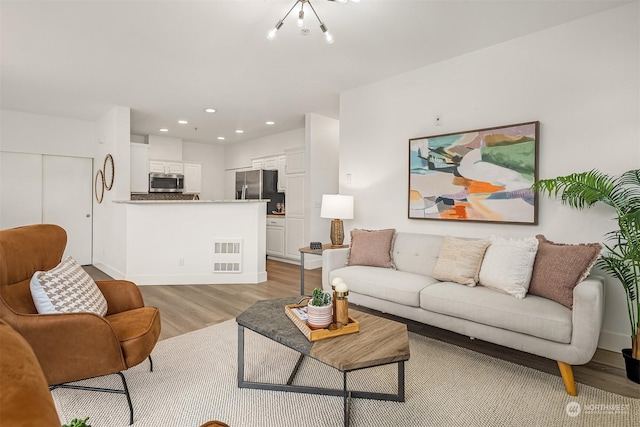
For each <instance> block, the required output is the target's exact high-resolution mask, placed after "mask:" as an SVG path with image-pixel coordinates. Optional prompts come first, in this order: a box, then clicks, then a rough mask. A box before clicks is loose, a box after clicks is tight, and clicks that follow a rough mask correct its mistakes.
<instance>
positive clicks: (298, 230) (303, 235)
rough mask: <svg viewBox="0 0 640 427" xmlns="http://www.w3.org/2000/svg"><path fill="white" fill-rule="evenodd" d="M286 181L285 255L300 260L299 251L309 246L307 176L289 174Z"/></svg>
mask: <svg viewBox="0 0 640 427" xmlns="http://www.w3.org/2000/svg"><path fill="white" fill-rule="evenodd" d="M286 181H287V210H286V212H287V214H286V221H285V229H286V233H285V241H286V244H285V250H286V253H285V255H286V257H287V258H293V259H296V260H299V259H300V252H299V249H300V248H302V247H305V246H308V245H309V243H308V241H307V240H308V234H307V229H306V226H305V204H306V197H307V195H306V184H305V181H306V175H305V174H304V173H298V174H287V175H286Z"/></svg>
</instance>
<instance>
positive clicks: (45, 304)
mask: <svg viewBox="0 0 640 427" xmlns="http://www.w3.org/2000/svg"><path fill="white" fill-rule="evenodd" d="M30 288H31V296H32V297H33V303H34V304H35V306H36V309H37V310H38V313H40V314H47V313H78V312H89V313H95V314H97V315H99V316H104V315H105V314H107V300H106V299H105V298H104V295H102V292H100V289H99V288H98V285H96V282H94V281H93V279H92V278H91V277H90V276H89V275H88V274H87V273H86V272H85V271H84V269H83V268H82V267H81V266H80V265H79V264H78V263H77V262H76V261H75V260H74V259H73V258H71V257H67V258H65V259H64V260H62V262H60V264H58V265H57V266H56V267H54V268H52V269H51V270H49V271H36V272H35V273H34V274H33V277H32V278H31V282H30Z"/></svg>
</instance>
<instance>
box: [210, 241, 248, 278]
mask: <svg viewBox="0 0 640 427" xmlns="http://www.w3.org/2000/svg"><path fill="white" fill-rule="evenodd" d="M213 272H214V273H241V272H242V240H240V239H226V240H215V241H214V242H213Z"/></svg>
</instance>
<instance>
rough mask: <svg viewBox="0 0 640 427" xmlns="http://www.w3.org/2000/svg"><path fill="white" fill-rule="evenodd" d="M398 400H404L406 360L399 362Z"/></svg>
mask: <svg viewBox="0 0 640 427" xmlns="http://www.w3.org/2000/svg"><path fill="white" fill-rule="evenodd" d="M398 402H404V362H398Z"/></svg>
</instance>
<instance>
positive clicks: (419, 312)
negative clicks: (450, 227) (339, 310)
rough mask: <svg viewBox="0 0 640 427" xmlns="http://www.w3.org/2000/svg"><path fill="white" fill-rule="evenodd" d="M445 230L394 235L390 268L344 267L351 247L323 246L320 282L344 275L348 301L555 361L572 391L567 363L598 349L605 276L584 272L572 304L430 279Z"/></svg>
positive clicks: (326, 283) (577, 361)
mask: <svg viewBox="0 0 640 427" xmlns="http://www.w3.org/2000/svg"><path fill="white" fill-rule="evenodd" d="M443 240H444V236H436V235H427V234H417V233H397V234H396V236H395V240H394V244H393V249H392V259H393V262H394V264H395V266H396V269H390V268H380V267H369V266H360V265H354V266H345V265H346V262H347V258H348V254H349V249H344V248H342V249H331V250H326V251H324V252H323V260H322V286H323V288H324V289H325V290H331V281H332V280H333V279H334V278H336V277H340V278H342V279H343V280H344V281H345V282H346V283H347V285H348V286H349V302H350V303H353V304H357V305H361V306H365V307H369V308H372V309H375V310H378V311H381V312H384V313H389V314H393V315H396V316H399V317H403V318H406V319H411V320H415V321H418V322H421V323H425V324H428V325H432V326H436V327H439V328H442V329H446V330H450V331H453V332H457V333H459V334H462V335H466V336H469V337H472V338H478V339H481V340H484V341H488V342H492V343H495V344H499V345H503V346H505V347H510V348H514V349H517V350H521V351H524V352H527V353H531V354H535V355H538V356H542V357H546V358H549V359H552V360H556V361H557V363H558V367H559V369H560V373H561V375H562V379H563V381H564V384H565V387H566V389H567V393H569V394H570V395H573V396H575V395H577V391H576V386H575V382H574V379H573V370H572V367H571V366H572V365H581V364H584V363H587V362H588V361H589V360H591V358H592V357H593V354H594V353H595V351H596V348H597V344H598V338H599V336H600V327H601V324H602V318H603V314H604V289H603V287H604V280H603V279H602V278H601V277H598V276H589V277H587V278H586V279H585V280H583V281H582V282H580V283H579V284H578V285H577V286H576V287H575V288H574V292H573V296H574V303H573V309H572V310H571V309H568V308H566V307H565V306H563V305H561V304H559V303H557V302H555V301H552V300H549V299H546V298H542V297H539V296H535V295H527V296H526V297H525V298H524V299H516V298H514V297H513V296H511V295H508V294H503V293H500V292H497V291H495V290H492V289H489V288H486V287H483V286H475V287H468V286H465V285H460V284H458V283H452V282H441V281H438V280H436V279H434V278H433V277H431V272H432V271H433V268H434V266H435V264H436V261H437V259H438V254H439V251H440V247H441V245H442V242H443Z"/></svg>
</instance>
